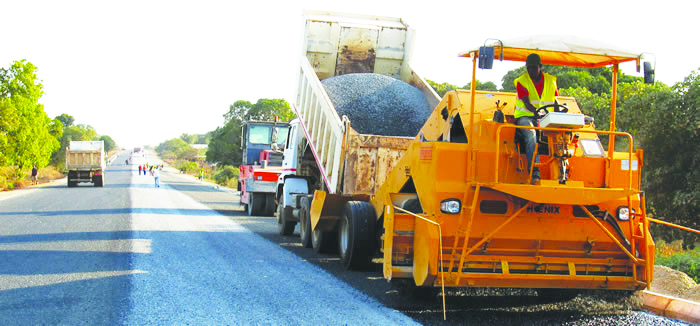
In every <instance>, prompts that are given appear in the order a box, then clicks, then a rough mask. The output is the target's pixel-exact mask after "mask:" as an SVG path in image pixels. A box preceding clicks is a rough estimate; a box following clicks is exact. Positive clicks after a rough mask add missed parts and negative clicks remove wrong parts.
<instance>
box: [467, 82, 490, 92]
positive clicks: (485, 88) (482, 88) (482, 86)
mask: <svg viewBox="0 0 700 326" xmlns="http://www.w3.org/2000/svg"><path fill="white" fill-rule="evenodd" d="M462 89H472V83H471V82H469V83H467V84H466V85H464V87H462ZM476 90H478V91H492V92H495V91H498V86H496V84H494V83H493V82H490V81H487V82H485V83H482V82H480V81H478V80H477V81H476Z"/></svg>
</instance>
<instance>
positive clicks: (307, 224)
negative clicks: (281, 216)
mask: <svg viewBox="0 0 700 326" xmlns="http://www.w3.org/2000/svg"><path fill="white" fill-rule="evenodd" d="M299 201H300V204H301V208H300V211H299V237H301V246H302V247H304V248H311V215H309V211H311V205H310V204H309V198H308V197H302V198H301V199H299Z"/></svg>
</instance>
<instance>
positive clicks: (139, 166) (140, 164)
mask: <svg viewBox="0 0 700 326" xmlns="http://www.w3.org/2000/svg"><path fill="white" fill-rule="evenodd" d="M139 175H141V164H139Z"/></svg>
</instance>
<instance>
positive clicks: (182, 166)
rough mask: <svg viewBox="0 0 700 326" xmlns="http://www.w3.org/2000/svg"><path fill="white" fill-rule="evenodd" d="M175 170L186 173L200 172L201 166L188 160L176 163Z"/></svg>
mask: <svg viewBox="0 0 700 326" xmlns="http://www.w3.org/2000/svg"><path fill="white" fill-rule="evenodd" d="M175 168H177V169H178V170H180V171H182V172H184V173H190V172H199V164H197V162H191V161H186V160H177V161H175Z"/></svg>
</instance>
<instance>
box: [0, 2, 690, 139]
mask: <svg viewBox="0 0 700 326" xmlns="http://www.w3.org/2000/svg"><path fill="white" fill-rule="evenodd" d="M694 3H695V4H694ZM698 7H700V5H698V3H696V2H694V1H684V0H666V1H646V0H645V1H615V0H606V1H600V0H587V1H561V0H560V1H527V0H518V1H500V2H499V1H467V0H461V1H452V0H443V1H435V2H427V1H382V0H373V1H372V0H370V1H366V0H350V1H348V0H345V1H336V0H325V1H315V0H306V1H264V0H260V1H245V2H243V1H144V0H141V1H111V2H108V1H68V0H66V1H31V0H29V1H28V0H21V1H20V0H0V34H1V35H2V38H1V39H2V42H1V43H0V44H1V45H0V67H4V68H7V67H9V66H10V65H11V63H12V62H13V61H14V60H21V59H27V60H28V61H30V62H32V63H33V64H34V65H36V66H37V67H38V71H37V74H38V77H39V79H40V80H42V81H43V85H44V92H45V95H44V96H43V97H42V99H41V101H40V102H41V103H43V104H44V105H45V111H46V113H47V114H48V115H49V117H51V118H54V117H56V116H58V115H60V114H62V113H67V114H70V115H72V116H73V117H75V122H76V123H77V124H89V125H91V126H93V127H94V128H95V129H96V130H97V132H98V133H100V134H102V135H109V136H110V137H112V138H113V139H114V140H115V141H116V142H117V144H118V145H120V146H124V147H127V148H129V147H134V146H141V145H157V144H159V143H161V142H163V141H165V140H168V139H171V138H175V137H179V136H180V135H181V134H182V133H189V134H201V133H205V132H208V131H211V130H214V129H216V127H219V126H222V125H223V122H224V119H223V114H224V113H226V112H227V111H228V108H229V105H230V104H232V103H234V102H235V101H237V100H248V101H250V102H252V103H254V102H256V101H257V100H258V99H259V98H285V99H286V100H287V101H288V102H290V103H293V98H294V92H295V80H296V71H297V62H298V60H299V54H300V51H301V50H300V42H301V38H302V35H301V34H302V11H303V9H312V10H326V11H335V12H347V13H359V14H368V15H378V16H389V17H400V18H402V19H403V20H404V21H405V22H406V23H407V24H409V25H410V26H411V27H412V28H414V29H415V30H416V40H415V43H414V52H413V59H412V61H411V66H412V67H413V69H414V70H415V71H416V72H418V74H419V75H421V76H422V77H424V78H426V79H431V80H434V81H437V82H448V83H451V84H455V85H457V86H464V85H465V84H467V83H468V82H469V81H471V61H470V60H469V59H466V58H458V57H457V53H459V52H461V51H465V50H469V49H473V48H475V47H478V46H479V45H481V44H483V42H484V40H485V39H486V38H499V39H509V38H513V37H518V36H526V35H532V34H546V33H549V34H572V35H577V36H583V37H587V38H592V39H596V40H600V41H603V42H606V43H611V44H617V45H619V46H620V47H622V48H626V49H629V50H631V51H633V52H651V53H653V54H655V55H656V59H657V71H656V78H657V80H658V81H662V82H664V83H666V84H669V85H672V84H674V83H676V82H679V81H682V80H683V78H685V77H686V76H687V75H689V74H690V72H691V71H692V70H696V69H699V68H700V56H699V55H698V53H700V51H699V50H700V42H698V41H697V40H696V39H695V36H694V35H695V34H696V33H697V31H698V30H700V28H698V26H697V24H696V20H697V13H698ZM674 50H675V51H678V52H679V54H680V55H676V56H673V54H672V51H674ZM519 65H521V64H517V63H499V62H496V63H495V64H494V66H495V67H496V69H494V70H493V71H478V72H477V79H479V80H481V81H489V80H490V81H493V82H495V83H496V84H497V85H498V86H499V87H500V86H501V77H502V76H503V74H505V73H506V72H507V71H508V70H510V69H514V68H516V67H518V66H519ZM622 69H623V71H625V72H626V73H629V74H634V75H636V76H640V75H639V74H636V72H635V71H634V64H633V63H628V64H625V65H623V66H622Z"/></svg>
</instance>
